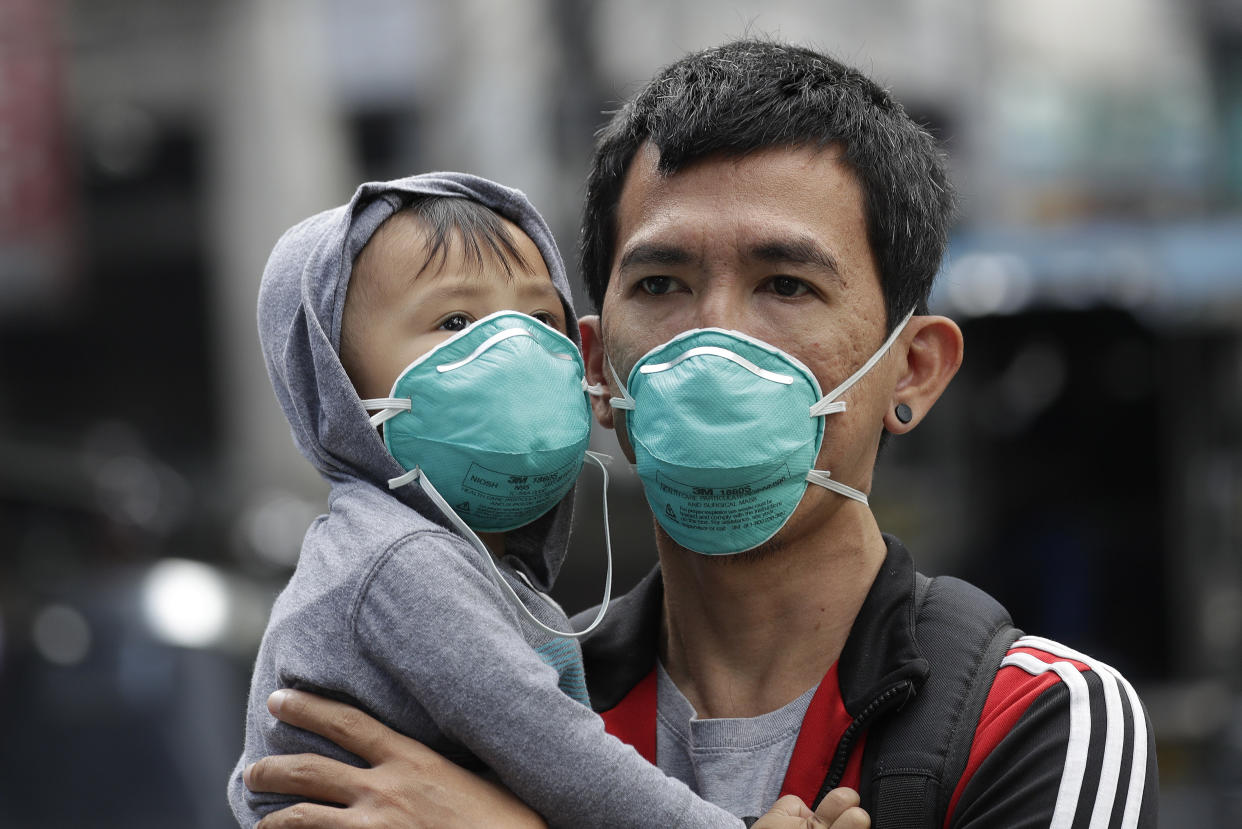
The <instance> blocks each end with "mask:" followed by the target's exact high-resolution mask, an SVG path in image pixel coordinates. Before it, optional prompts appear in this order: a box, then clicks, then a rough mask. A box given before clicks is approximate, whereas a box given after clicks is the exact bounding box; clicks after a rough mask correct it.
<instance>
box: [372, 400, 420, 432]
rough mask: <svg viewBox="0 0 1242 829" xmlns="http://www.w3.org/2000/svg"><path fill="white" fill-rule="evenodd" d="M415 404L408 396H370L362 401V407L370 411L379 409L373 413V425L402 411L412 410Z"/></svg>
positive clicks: (390, 418)
mask: <svg viewBox="0 0 1242 829" xmlns="http://www.w3.org/2000/svg"><path fill="white" fill-rule="evenodd" d="M413 406H414V403H413V401H411V400H410V398H408V397H369V398H367V399H366V400H363V401H362V407H363V408H364V409H366V410H367V411H368V412H372V411H375V410H376V409H379V411H377V412H375V414H373V415H371V426H373V427H376V426H379V425H380V424H381V423H385V422H387V421H389V420H392V419H393V418H394V417H396V416H397V415H399V414H401V413H402V412H408V411H410V409H411V408H412V407H413Z"/></svg>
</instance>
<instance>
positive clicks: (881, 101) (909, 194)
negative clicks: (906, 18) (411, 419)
mask: <svg viewBox="0 0 1242 829" xmlns="http://www.w3.org/2000/svg"><path fill="white" fill-rule="evenodd" d="M648 141H649V142H651V144H652V145H654V146H655V147H656V149H658V150H659V154H660V159H659V164H658V168H657V169H658V171H659V172H660V174H662V175H666V176H667V175H672V174H674V173H676V172H677V171H679V170H681V169H683V168H685V167H686V166H688V165H690V164H692V163H693V162H695V161H698V160H700V159H702V158H704V157H707V156H710V155H713V154H724V155H726V156H743V155H745V154H747V153H749V152H753V151H755V150H760V149H764V148H768V147H791V148H793V147H802V146H813V147H817V148H824V147H828V146H830V145H840V146H841V147H842V148H843V150H844V160H845V163H846V164H847V165H848V167H849V168H850V169H851V170H852V171H853V172H854V174H855V175H856V176H857V177H858V181H859V184H860V185H861V188H862V192H863V200H864V204H863V209H864V214H865V216H866V221H867V236H868V240H869V242H870V244H871V251H872V253H873V255H874V256H875V260H876V265H877V267H878V269H879V273H880V287H881V290H882V291H883V294H884V301H885V309H886V312H887V315H888V328H889V330H890V331H891V330H892V328H893V327H895V326H896V324H897V323H898V322H899V321H900V320H901V318H902V317H904V316H905V315H906V313H907V312H908V311H910V310H911V309H912V308H914V309H917V311H918V312H920V313H925V312H926V308H927V297H928V295H929V294H930V292H931V285H932V280H933V279H934V278H935V276H936V272H937V271H938V270H939V268H940V260H941V257H942V256H943V255H944V248H945V244H946V237H947V232H948V223H949V219H950V217H951V215H952V212H953V194H952V190H951V188H950V185H949V182H948V178H947V176H946V174H945V168H944V160H943V158H942V155H941V153H940V151H939V149H938V148H937V146H936V142H935V140H934V139H933V138H932V136H931V135H930V134H929V133H928V132H927V131H926V130H924V129H922V128H921V127H920V126H919V125H918V124H916V123H914V121H913V120H911V119H910V117H909V116H908V115H907V114H906V112H905V110H904V109H902V107H901V105H900V104H899V103H897V102H896V101H895V100H893V98H892V97H891V96H890V95H889V94H888V92H887V91H885V90H884V89H881V88H880V87H879V86H877V85H876V84H875V83H874V82H872V81H871V80H870V79H869V78H867V77H866V76H864V75H863V74H862V73H861V72H859V71H857V70H855V69H852V68H850V67H848V66H844V65H843V64H841V63H838V62H837V61H835V60H833V59H831V58H829V57H826V56H825V55H822V54H819V53H817V52H814V51H812V50H810V49H806V48H802V47H797V46H791V45H788V44H782V43H775V42H768V41H760V40H740V41H736V42H733V43H729V44H725V45H723V46H720V47H718V48H714V49H708V50H705V51H702V52H697V53H695V54H691V55H688V56H686V57H684V58H682V59H681V60H679V61H677V62H676V63H674V64H672V65H670V66H668V67H666V68H665V69H663V70H662V71H661V72H660V73H659V74H658V75H656V76H655V77H654V78H653V79H652V80H651V81H650V82H649V83H648V84H647V85H646V86H645V87H643V89H641V90H640V91H639V92H638V93H637V94H636V95H635V96H634V97H633V98H631V99H630V100H629V101H628V102H627V103H626V104H625V105H624V106H623V107H622V108H621V109H619V110H618V111H617V112H615V113H614V114H613V116H612V119H611V120H610V121H609V122H608V124H607V125H606V126H605V127H604V128H603V129H602V130H600V132H599V134H598V136H597V139H596V144H595V154H594V158H593V163H592V167H591V173H590V177H589V178H588V180H587V195H586V207H585V212H584V214H583V220H582V247H581V254H580V255H581V262H580V264H581V267H582V274H583V278H584V279H585V280H586V284H587V292H588V294H589V295H590V297H591V300H592V302H594V304H595V309H596V310H597V311H598V310H599V309H600V307H601V306H602V305H603V302H604V293H605V291H606V290H607V287H608V278H609V274H610V272H611V269H612V260H613V257H614V256H615V253H616V252H615V250H614V246H615V245H616V234H617V227H616V222H617V206H618V202H619V201H620V198H621V188H622V185H623V183H624V182H625V176H626V172H627V170H628V168H629V165H630V163H631V161H632V160H633V158H634V155H635V153H636V152H637V151H638V149H639V148H640V147H641V146H642V145H643V144H644V143H645V142H648Z"/></svg>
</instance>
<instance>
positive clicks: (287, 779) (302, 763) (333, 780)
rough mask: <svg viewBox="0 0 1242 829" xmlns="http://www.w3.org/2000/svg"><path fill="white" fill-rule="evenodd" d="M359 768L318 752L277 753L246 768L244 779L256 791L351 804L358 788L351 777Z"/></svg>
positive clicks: (247, 785) (243, 774)
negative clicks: (321, 755)
mask: <svg viewBox="0 0 1242 829" xmlns="http://www.w3.org/2000/svg"><path fill="white" fill-rule="evenodd" d="M356 771H357V769H355V768H354V767H353V766H351V765H349V764H348V763H342V762H340V761H338V760H333V759H330V758H328V757H320V756H319V755H318V754H277V755H272V756H271V757H263V758H261V759H259V761H258V762H256V763H253V764H251V765H250V766H249V767H248V768H246V770H245V771H244V772H242V780H243V781H244V782H245V784H246V788H248V789H250V791H252V792H268V793H270V794H288V795H294V796H295V797H302V798H306V799H307V800H319V801H324V802H327V803H344V804H349V803H350V802H351V800H352V798H353V793H354V792H356V791H358V786H357V784H356V783H355V782H353V781H352V780H351V778H350V774H351V773H352V772H356ZM290 825H295V824H290Z"/></svg>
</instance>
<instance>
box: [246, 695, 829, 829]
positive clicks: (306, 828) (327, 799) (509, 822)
mask: <svg viewBox="0 0 1242 829" xmlns="http://www.w3.org/2000/svg"><path fill="white" fill-rule="evenodd" d="M267 707H268V710H269V711H271V712H272V714H273V715H274V716H275V717H276V718H277V719H279V720H281V721H283V722H286V723H288V724H289V725H294V726H297V727H298V728H304V729H306V730H307V731H313V732H314V733H316V734H319V735H320V736H322V737H326V738H327V739H329V740H331V741H332V742H334V743H336V744H337V745H338V746H340V747H341V748H343V749H345V750H346V751H350V752H353V753H354V754H356V755H358V756H359V757H361V758H362V759H363V760H365V761H366V762H367V763H369V764H370V765H371V768H369V769H360V768H356V767H355V766H351V765H349V764H347V763H341V762H338V761H336V760H332V759H329V758H327V757H321V756H319V755H317V754H286V755H280V756H273V757H264V758H263V759H261V760H259V761H258V762H257V763H254V764H253V765H251V766H250V767H249V768H247V769H246V771H245V776H244V778H245V781H246V786H247V787H249V788H250V790H251V791H256V792H274V793H277V794H288V795H293V796H295V797H301V798H305V799H307V800H318V801H322V802H324V803H339V804H341V806H342V807H343V808H341V807H336V806H325V805H321V804H319V803H298V804H295V805H293V806H288V807H286V808H284V809H281V810H280V811H277V812H273V813H272V814H270V815H268V816H267V817H265V818H263V820H261V821H259V823H258V827H259V829H293V827H297V829H354V827H361V826H366V827H368V828H369V829H382V827H390V829H398V827H399V828H400V829H410V827H423V826H450V827H451V826H462V827H475V826H511V827H543V826H544V825H545V824H544V822H543V820H542V819H541V818H540V817H539V816H538V815H537V814H535V812H533V811H532V810H531V809H530V808H529V807H528V806H526V804H524V803H522V801H520V800H518V799H517V797H515V796H514V795H513V794H512V793H511V792H509V791H508V790H506V789H504V788H502V787H501V786H498V785H496V784H494V783H491V782H489V781H487V780H484V779H483V778H481V777H479V776H478V775H476V774H473V773H471V772H469V771H467V770H465V769H463V768H462V767H460V766H458V765H456V764H455V763H452V762H450V761H448V760H446V759H444V758H443V757H441V756H440V755H439V754H437V753H436V752H434V751H432V750H431V749H429V748H427V747H426V746H424V745H423V744H422V743H419V742H416V741H414V740H411V739H410V738H408V737H406V736H404V735H402V734H399V733H397V732H396V731H393V730H392V729H390V728H388V727H387V726H385V725H384V724H383V723H380V722H378V721H377V720H375V719H373V718H371V717H368V716H367V715H366V714H364V713H362V712H361V711H359V710H357V709H356V708H351V707H350V706H348V705H345V704H343V703H339V702H333V701H331V700H327V699H323V698H322V697H317V696H315V695H313V694H308V693H305V692H302V691H293V690H281V691H276V692H275V693H273V694H272V695H271V696H270V697H269V698H268V701H267ZM850 829H852V827H850Z"/></svg>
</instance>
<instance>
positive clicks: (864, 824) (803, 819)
mask: <svg viewBox="0 0 1242 829" xmlns="http://www.w3.org/2000/svg"><path fill="white" fill-rule="evenodd" d="M870 828H871V816H870V815H868V814H867V813H866V812H865V811H863V810H862V808H861V807H860V806H859V805H858V792H856V791H854V790H853V789H846V788H840V789H833V790H832V791H830V792H828V794H826V795H824V799H823V800H821V801H820V803H819V808H818V809H816V810H815V811H814V812H812V811H811V810H810V809H808V808H807V806H806V804H805V803H803V802H802V798H800V797H797V796H795V795H792V794H787V795H785V796H784V797H782V798H781V799H780V800H778V801H776V803H774V804H772V808H771V809H769V810H768V812H767V814H765V815H764V816H763V817H761V818H759V820H757V821H755V825H754V826H753V827H752V829H870Z"/></svg>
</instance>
